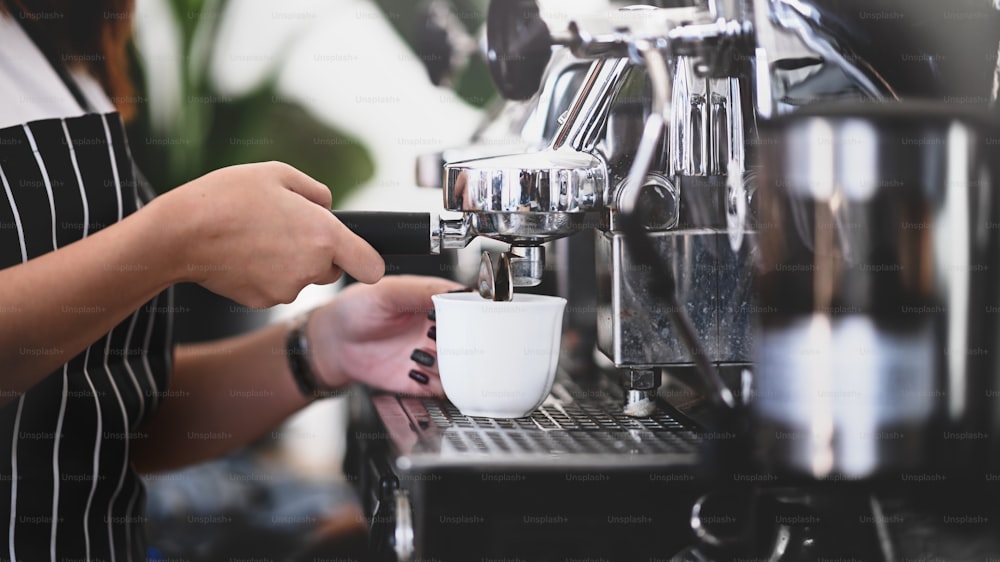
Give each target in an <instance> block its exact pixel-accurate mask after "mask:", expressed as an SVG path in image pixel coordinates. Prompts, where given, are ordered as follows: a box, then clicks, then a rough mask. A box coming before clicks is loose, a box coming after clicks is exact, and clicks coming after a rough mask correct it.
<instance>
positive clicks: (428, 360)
mask: <svg viewBox="0 0 1000 562" xmlns="http://www.w3.org/2000/svg"><path fill="white" fill-rule="evenodd" d="M410 359H413V360H414V361H416V362H417V363H420V364H421V365H423V366H424V367H430V366H432V365H434V356H433V355H431V354H430V353H427V352H426V351H424V350H422V349H414V350H413V353H411V354H410Z"/></svg>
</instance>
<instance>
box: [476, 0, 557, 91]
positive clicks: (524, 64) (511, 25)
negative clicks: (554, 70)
mask: <svg viewBox="0 0 1000 562" xmlns="http://www.w3.org/2000/svg"><path fill="white" fill-rule="evenodd" d="M486 44H487V51H486V59H487V62H488V63H489V66H490V73H491V74H492V75H493V82H494V83H495V84H496V86H497V89H498V90H500V94H501V95H503V97H505V98H507V99H511V100H526V99H529V98H530V97H531V96H533V95H534V94H535V92H537V91H538V89H539V87H540V86H541V84H542V75H543V74H544V73H545V67H546V66H547V65H548V64H549V58H550V57H551V56H552V44H553V40H552V34H551V33H549V27H548V26H547V25H545V22H544V21H542V18H541V15H540V14H539V11H538V3H537V2H536V1H535V0H492V1H491V2H490V7H489V12H488V14H487V19H486Z"/></svg>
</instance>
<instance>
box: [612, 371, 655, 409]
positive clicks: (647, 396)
mask: <svg viewBox="0 0 1000 562" xmlns="http://www.w3.org/2000/svg"><path fill="white" fill-rule="evenodd" d="M662 380H663V379H662V377H661V375H660V370H659V369H629V370H628V373H627V374H626V375H625V404H624V407H623V408H622V411H623V412H624V413H625V415H626V416H632V417H648V416H651V415H653V412H655V411H656V391H657V390H658V389H659V388H660V384H661V383H662Z"/></svg>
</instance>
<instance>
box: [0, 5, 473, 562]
mask: <svg viewBox="0 0 1000 562" xmlns="http://www.w3.org/2000/svg"><path fill="white" fill-rule="evenodd" d="M132 4H133V2H132V0H98V1H92V2H79V1H73V0H0V38H2V44H3V46H4V47H3V51H2V52H0V184H2V189H0V317H2V319H0V367H2V370H0V377H2V382H0V427H2V430H0V436H2V439H3V441H2V442H0V467H3V469H2V473H0V506H2V508H0V512H3V513H4V514H5V516H6V517H7V518H8V525H7V528H8V529H9V533H8V539H7V541H6V543H5V546H4V547H2V548H0V550H2V551H3V554H0V558H3V559H10V560H63V559H81V560H83V559H86V560H92V559H102V560H144V559H145V545H144V544H143V540H144V533H143V529H142V525H141V521H142V520H143V518H142V514H143V511H144V491H143V486H142V482H141V480H140V479H139V476H138V475H139V473H140V472H144V471H156V470H164V469H170V468H175V467H179V466H181V465H184V464H188V463H194V462H197V461H201V460H204V459H207V458H210V457H213V456H218V455H223V454H225V453H227V452H228V451H231V450H234V449H236V448H238V447H240V446H242V445H244V444H247V443H249V442H251V441H253V440H254V439H255V438H257V437H258V436H260V435H262V434H264V433H265V432H266V431H268V430H269V429H270V428H272V427H273V426H275V425H276V424H278V423H279V422H281V420H283V419H284V418H286V417H287V416H288V415H290V414H292V413H293V412H295V411H296V410H298V409H300V408H302V407H304V406H306V405H307V404H309V403H310V402H311V401H312V400H313V399H315V397H316V396H318V395H320V394H322V393H323V392H330V391H335V390H336V389H338V388H341V387H343V386H344V385H347V384H348V383H350V382H352V381H362V382H365V383H369V384H372V385H375V386H380V387H383V388H386V389H389V390H393V391H397V392H403V393H412V394H433V393H440V391H441V387H440V383H439V379H438V377H437V369H436V367H435V365H434V355H433V352H434V342H433V340H432V337H429V335H428V332H429V330H430V329H431V328H432V324H431V321H430V320H428V318H427V315H426V314H427V310H429V309H430V308H431V306H432V304H431V300H430V296H431V295H432V294H435V293H440V292H444V291H447V290H449V289H452V288H454V284H453V283H451V282H449V281H446V280H442V279H435V278H422V277H396V278H387V279H384V280H382V281H381V282H379V280H380V279H381V278H382V276H383V273H384V264H383V262H382V259H381V258H380V257H379V255H378V254H377V253H376V252H375V251H374V250H373V249H372V248H371V247H370V246H369V245H368V244H367V243H365V242H364V241H363V240H361V239H360V238H358V237H357V236H355V235H354V234H353V233H352V232H350V231H349V230H348V229H347V228H346V227H345V226H344V225H342V224H341V223H340V222H338V221H337V220H336V219H335V218H333V216H332V215H331V214H330V213H329V211H328V210H327V209H328V208H329V207H330V204H331V197H330V192H329V190H328V189H327V188H326V186H324V185H323V184H321V183H319V182H318V181H316V180H314V179H312V178H310V177H308V176H307V175H305V174H303V173H301V172H299V171H297V170H295V169H294V168H292V167H290V166H287V165H284V164H280V163H275V162H271V163H262V164H248V165H243V166H234V167H231V168H225V169H221V170H217V171H214V172H212V173H210V174H207V175H205V176H203V177H200V178H198V179H195V180H193V181H191V182H190V183H187V184H185V185H182V186H180V187H177V188H176V189H173V190H171V191H170V192H168V193H167V194H165V195H162V196H160V197H156V198H155V199H154V198H152V197H151V196H150V195H149V194H148V189H147V188H146V187H145V185H144V184H143V180H142V178H141V176H140V175H139V174H137V173H136V171H135V168H134V165H133V162H132V160H131V157H130V154H129V149H128V145H127V142H126V139H125V135H124V132H123V128H122V116H123V115H124V116H128V114H129V113H130V111H131V108H130V107H129V106H128V104H127V103H119V104H117V107H116V104H113V103H112V102H111V100H126V101H127V100H128V99H129V93H130V90H129V84H128V80H127V77H126V75H125V71H124V61H125V45H126V42H127V40H128V37H129V34H130V16H131V12H132V7H133V6H132ZM109 13H110V14H124V15H126V16H128V17H125V18H121V17H116V18H107V17H105V14H109ZM342 272H347V273H349V274H350V275H352V276H353V277H355V278H356V279H358V280H360V281H362V282H363V283H367V284H368V285H362V284H357V285H355V286H352V287H350V288H348V289H347V290H345V291H344V292H342V293H341V294H340V296H338V297H337V299H335V300H333V301H332V302H330V303H328V304H326V305H325V306H322V307H319V308H318V309H316V310H315V311H314V312H313V313H312V314H310V315H308V317H307V319H306V320H304V321H297V322H295V323H292V324H280V325H272V326H270V327H267V328H264V329H262V330H259V331H257V332H254V333H251V334H247V335H244V336H241V337H237V338H233V339H229V340H224V341H218V342H214V343H205V344H199V345H178V346H174V345H173V343H172V337H171V314H172V312H173V306H172V299H171V291H170V287H171V285H173V284H175V283H177V282H182V281H188V282H195V283H199V284H201V285H202V286H204V287H206V288H207V289H210V290H212V291H214V292H216V293H218V294H220V295H223V296H226V297H229V298H231V299H233V300H235V301H237V302H239V303H241V304H243V305H246V306H251V307H266V306H271V305H274V304H277V303H284V302H289V301H291V300H292V299H294V298H295V296H296V295H297V294H298V292H299V291H300V290H301V289H302V288H303V287H304V286H306V285H308V284H310V283H320V284H323V283H331V282H333V281H335V280H336V279H337V278H338V277H339V276H340V275H341V273H342ZM376 282H378V283H377V284H376ZM430 335H431V336H433V332H431V333H430ZM411 357H412V359H411ZM247 392H253V393H254V394H246V393H247ZM247 395H255V396H266V397H267V398H266V399H261V400H253V401H248V400H240V399H234V398H233V396H247Z"/></svg>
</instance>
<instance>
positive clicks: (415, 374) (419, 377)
mask: <svg viewBox="0 0 1000 562" xmlns="http://www.w3.org/2000/svg"><path fill="white" fill-rule="evenodd" d="M410 378H411V379H413V380H415V381H417V382H418V383H420V384H427V383H428V381H430V380H431V378H430V377H428V376H427V375H425V374H423V373H421V372H420V371H410Z"/></svg>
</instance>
